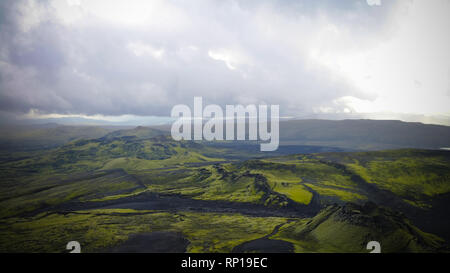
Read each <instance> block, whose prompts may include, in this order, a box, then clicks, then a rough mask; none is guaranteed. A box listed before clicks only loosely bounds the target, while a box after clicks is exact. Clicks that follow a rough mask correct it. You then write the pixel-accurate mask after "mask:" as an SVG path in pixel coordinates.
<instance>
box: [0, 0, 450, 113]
mask: <svg viewBox="0 0 450 273" xmlns="http://www.w3.org/2000/svg"><path fill="white" fill-rule="evenodd" d="M337 2H339V3H337ZM400 2H401V3H400V4H397V5H393V4H389V3H384V2H383V4H382V5H381V6H373V7H371V6H369V5H367V3H365V1H356V0H355V1H350V0H347V1H326V0H323V1H206V0H201V1H198V2H196V4H195V5H192V4H191V5H189V4H188V3H187V2H186V1H177V0H172V1H159V0H156V1H139V0H134V1H118V0H111V1H101V0H89V1H85V0H77V1H75V0H71V1H57V0H48V1H32V0H30V1H2V2H1V4H0V11H1V14H0V39H1V41H2V43H0V112H10V113H15V114H17V115H21V114H26V113H29V112H30V110H32V109H33V111H36V112H37V113H41V114H43V115H45V114H62V115H82V116H94V115H104V116H122V115H142V116H145V115H148V116H152V115H157V116H168V115H169V114H170V110H171V108H172V106H173V105H176V104H179V103H183V104H192V103H193V97H194V96H203V98H204V101H205V103H214V104H219V105H224V104H237V103H242V104H249V103H256V104H258V103H268V104H280V112H281V114H282V115H290V116H300V115H305V114H312V113H317V112H320V111H325V112H326V113H343V112H348V111H350V112H367V110H368V109H374V110H380V109H379V107H377V105H380V103H382V102H386V101H389V100H392V98H395V99H398V98H397V97H398V96H400V97H401V98H402V99H403V100H404V101H405V104H408V102H409V100H411V101H414V100H417V99H418V98H420V99H422V98H423V93H420V92H419V91H413V92H416V93H412V94H407V93H406V91H404V90H403V89H402V91H399V93H398V94H399V95H398V96H396V95H395V91H394V94H393V95H392V96H388V95H389V94H392V88H393V87H395V88H397V87H399V86H401V85H402V81H405V80H406V79H407V78H408V77H410V76H411V75H413V74H414V73H403V74H402V75H400V76H399V79H400V80H399V81H397V80H392V79H390V78H389V75H388V74H389V73H391V72H395V73H398V72H399V71H402V69H403V68H404V67H406V68H408V66H410V65H414V67H416V66H418V65H420V64H421V63H426V64H427V65H428V66H432V65H433V62H432V60H433V59H428V58H429V57H430V56H431V55H429V54H426V52H428V50H430V49H432V50H433V52H434V53H433V54H435V55H433V56H431V57H432V58H438V57H444V59H443V60H440V61H439V62H438V63H439V65H440V66H442V67H445V66H446V65H447V67H448V60H447V59H445V58H446V57H447V55H442V56H441V55H439V53H442V52H444V51H445V52H447V50H446V49H445V48H444V46H445V45H446V42H447V41H448V39H447V38H445V37H444V38H439V37H440V36H439V35H441V34H442V33H441V30H440V29H439V27H438V26H436V25H432V24H431V25H430V24H428V25H426V27H433V29H432V30H430V29H427V28H425V29H420V30H419V31H420V33H415V32H412V33H410V34H408V33H407V32H408V29H409V31H412V30H411V28H408V27H403V28H402V27H400V26H402V25H405V24H406V26H407V24H408V22H409V23H411V24H413V25H414V22H413V21H411V20H412V19H411V16H409V15H408V14H409V13H408V11H404V10H402V9H403V8H405V7H409V6H408V4H407V3H408V2H403V1H400ZM426 2H427V3H428V2H432V1H426ZM441 2H442V1H441ZM443 3H448V1H444V2H443ZM430 5H431V4H430ZM444 5H445V4H444ZM425 6H426V7H428V6H427V5H425ZM444 10H445V7H444ZM433 11H435V10H434V9H431V10H425V11H424V12H421V11H420V10H416V11H415V12H418V13H419V15H420V14H425V15H422V16H424V19H426V18H429V16H431V15H430V13H431V12H433ZM399 14H400V15H399ZM405 14H406V15H405ZM427 14H428V15H427ZM419 15H414V16H419ZM427 16H428V17H427ZM413 18H415V17H413ZM439 18H440V17H439ZM399 20H400V21H399ZM408 20H410V21H408ZM442 20H443V22H442V23H445V19H442ZM405 22H406V23H405ZM414 26H415V27H421V25H417V24H415V25H414ZM399 29H400V30H399ZM404 29H406V30H404ZM442 29H443V30H444V28H443V27H442ZM405 31H406V32H405ZM404 32H405V33H406V34H402V33H404ZM398 33H400V34H398ZM422 33H425V34H427V35H426V36H425V37H427V38H428V39H430V42H431V41H432V42H435V41H441V40H442V42H443V45H442V48H441V47H438V46H432V45H428V44H426V45H423V46H421V47H419V48H416V49H415V50H412V49H411V48H410V47H409V46H408V45H407V46H406V49H408V48H409V49H411V50H409V49H408V50H407V51H405V52H403V51H402V50H403V49H404V48H396V46H401V45H402V43H409V42H417V41H415V40H414V39H412V40H411V39H409V40H408V38H407V37H410V38H411V37H413V36H414V35H415V34H422ZM408 35H409V36H408ZM402 37H403V38H402ZM404 37H406V38H404ZM446 37H448V35H447V36H446ZM436 39H437V40H436ZM439 39H441V40H439ZM447 48H448V47H447ZM397 51H400V52H402V54H400V55H399V54H396V52H397ZM422 52H425V53H424V54H425V55H423V56H421V57H420V56H419V57H420V58H419V59H418V60H417V61H415V62H412V63H411V62H410V63H406V64H405V65H401V64H394V66H398V67H393V68H390V69H389V70H387V71H389V72H386V73H382V71H381V70H380V69H381V68H382V65H387V64H389V59H390V58H395V57H399V56H401V58H405V59H407V58H408V57H411V58H415V56H418V55H420V54H418V53H422ZM370 58H372V61H370V62H372V66H371V68H370V69H369V68H367V67H366V64H367V59H370ZM396 60H398V61H402V60H403V59H400V57H399V58H397V59H396ZM374 67H375V68H376V69H378V70H380V71H381V72H380V71H378V70H376V69H375V68H374ZM442 67H439V68H437V69H435V70H433V69H432V71H433V72H436V73H437V75H440V74H439V73H440V72H441V69H442ZM430 68H433V67H430ZM417 71H418V72H421V70H417ZM377 72H379V73H377ZM367 74H369V76H370V77H372V78H371V79H372V81H378V82H379V83H380V84H379V85H377V84H373V85H370V84H369V82H370V81H368V80H366V81H363V80H361V78H362V77H365V78H364V79H368V78H370V77H367ZM428 74H429V73H428ZM414 76H415V78H414V79H411V83H412V86H413V87H415V88H418V87H417V84H414V82H415V81H418V82H421V83H422V84H421V88H426V87H436V89H435V90H432V89H429V90H428V91H427V92H431V93H428V97H429V101H428V102H429V103H430V105H431V106H432V104H433V103H435V104H436V103H441V104H442V103H444V102H447V101H446V100H445V98H444V100H443V98H442V97H440V101H441V102H436V101H435V100H434V99H433V96H434V95H435V94H441V93H442V92H441V87H442V86H441V85H442V82H443V80H438V83H436V84H435V85H429V84H430V82H431V80H434V79H435V78H433V77H431V76H430V77H426V78H425V79H424V78H423V77H421V75H420V73H419V74H418V75H416V74H414ZM374 86H376V87H377V88H374ZM421 92H422V91H421ZM423 92H424V91H423ZM434 92H436V93H434ZM446 92H448V89H446ZM417 94H421V95H417ZM408 96H410V97H408ZM447 97H448V95H447ZM377 100H378V101H377ZM374 103H375V106H374ZM431 106H430V107H431ZM390 107H391V109H387V110H391V111H393V110H395V109H392V108H395V107H396V105H391V106H390ZM439 109H441V108H439ZM381 110H383V111H384V110H386V109H381ZM381 110H380V111H381ZM401 110H402V111H406V110H408V111H409V110H410V109H408V107H403V108H402V109H401ZM425 110H426V109H425V108H423V109H422V108H421V107H419V108H417V112H418V113H421V111H425ZM441 110H442V109H441Z"/></svg>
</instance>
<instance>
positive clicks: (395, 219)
mask: <svg viewBox="0 0 450 273" xmlns="http://www.w3.org/2000/svg"><path fill="white" fill-rule="evenodd" d="M274 238H278V239H284V240H286V241H290V242H293V243H294V244H295V245H296V250H297V251H298V252H366V253H367V252H369V250H367V249H366V246H367V243H368V242H370V241H378V242H379V243H380V245H381V252H436V251H446V248H445V245H444V240H442V239H441V238H439V237H437V236H435V235H433V234H429V233H425V232H422V231H421V230H419V229H418V228H417V227H415V226H414V225H412V224H411V223H410V221H409V220H408V219H407V218H405V216H404V215H403V214H401V213H397V212H393V211H392V210H390V209H387V208H382V207H378V206H376V205H375V204H374V203H371V202H367V203H366V204H365V205H363V206H360V205H356V204H353V203H348V204H346V205H343V206H339V205H331V206H328V207H326V208H325V209H323V210H322V211H321V212H320V213H319V214H317V215H316V216H315V217H313V218H311V219H309V220H305V219H303V220H298V221H294V222H292V223H290V224H287V225H285V226H284V227H282V229H281V230H280V232H279V233H278V234H276V235H275V236H274Z"/></svg>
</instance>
